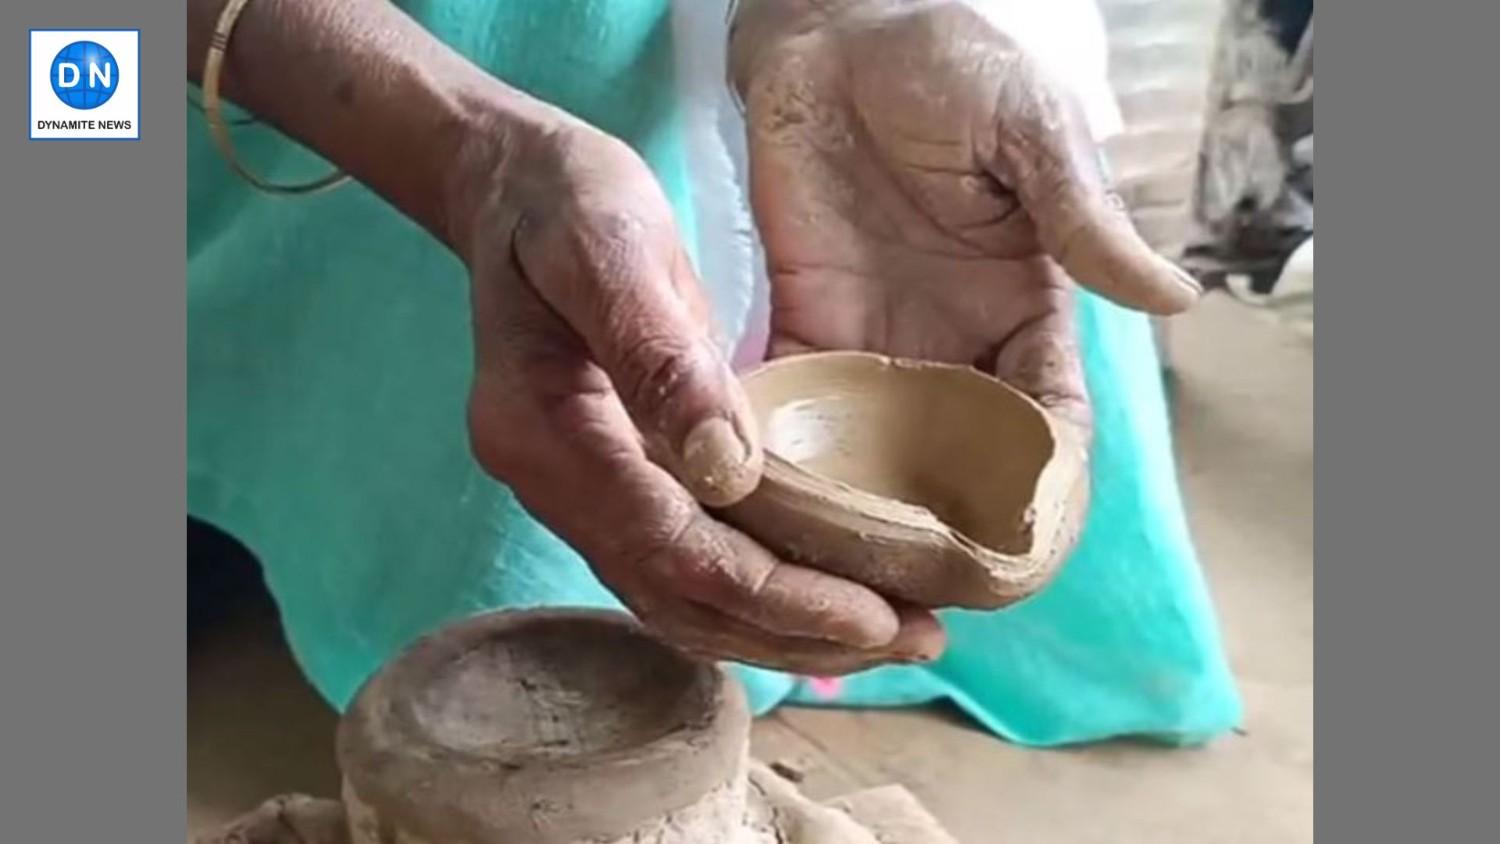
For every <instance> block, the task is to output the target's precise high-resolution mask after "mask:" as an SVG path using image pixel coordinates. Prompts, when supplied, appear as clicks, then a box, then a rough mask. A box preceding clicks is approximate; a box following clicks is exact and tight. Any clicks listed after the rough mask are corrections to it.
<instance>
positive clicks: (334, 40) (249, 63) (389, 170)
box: [188, 0, 559, 252]
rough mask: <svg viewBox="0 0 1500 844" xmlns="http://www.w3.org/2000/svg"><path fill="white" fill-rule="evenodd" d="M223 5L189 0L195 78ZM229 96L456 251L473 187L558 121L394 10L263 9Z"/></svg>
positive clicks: (250, 19)
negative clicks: (522, 141) (519, 142)
mask: <svg viewBox="0 0 1500 844" xmlns="http://www.w3.org/2000/svg"><path fill="white" fill-rule="evenodd" d="M222 6H223V0H190V3H189V7H188V11H189V16H188V28H189V33H188V34H189V38H188V42H189V53H188V78H189V79H192V80H196V79H197V78H198V72H199V71H200V70H201V69H202V67H203V62H204V59H205V57H206V53H207V44H208V42H209V39H210V37H211V36H212V34H213V30H214V22H215V20H216V19H217V17H218V14H219V10H220V9H221V8H222ZM288 78H292V79H297V80H304V81H301V82H298V83H296V84H289V83H288V82H287V81H286V80H287V79H288ZM221 85H222V88H223V91H224V94H225V96H227V97H228V98H231V99H233V100H234V101H235V102H236V103H237V104H238V105H240V106H242V107H244V108H246V109H248V110H250V111H251V112H253V113H255V114H256V115H257V116H259V117H260V118H262V119H263V120H264V121H265V122H266V123H268V124H270V125H273V126H275V127H276V128H277V129H279V130H280V131H281V132H283V133H284V134H285V135H287V136H288V137H290V138H292V139H294V140H296V141H298V142H299V143H301V144H303V145H304V146H306V147H308V148H309V149H311V150H313V151H314V152H317V153H318V154H319V155H321V156H322V157H323V158H325V159H327V160H328V161H329V162H331V163H332V164H334V165H335V166H336V167H338V168H339V169H341V170H343V171H344V172H346V173H348V174H349V175H351V176H353V177H354V178H356V179H358V180H359V181H360V182H361V183H363V184H364V185H365V186H367V187H368V188H370V189H371V190H373V191H374V192H375V193H377V194H379V195H380V196H382V197H383V198H384V199H386V200H387V201H388V202H390V203H391V204H392V205H393V206H395V208H396V209H397V210H399V211H401V212H402V213H403V214H405V215H406V216H407V217H409V218H411V219H412V220H413V221H414V222H416V223H418V224H419V225H421V226H422V227H423V228H425V229H426V230H427V231H428V232H430V233H431V234H432V235H433V236H434V237H436V238H438V239H439V240H441V241H442V242H443V243H445V244H446V245H447V246H448V247H449V248H450V249H453V250H454V251H455V252H459V251H460V247H461V246H462V243H461V238H462V237H463V229H464V227H465V226H467V225H468V224H469V221H470V217H471V216H472V214H473V213H474V209H473V207H472V206H473V201H472V197H471V194H473V193H474V191H475V186H476V185H479V184H491V185H492V184H494V182H493V178H494V177H493V174H494V173H495V172H496V171H497V170H499V169H501V168H502V167H503V165H504V162H505V160H506V158H507V156H508V155H509V148H510V146H511V144H512V142H513V139H515V138H517V137H519V136H522V135H525V134H527V133H528V132H531V131H533V130H535V129H536V127H542V126H545V125H547V124H548V123H549V122H553V121H556V120H557V119H558V117H557V115H558V114H559V113H558V112H557V111H556V110H555V109H552V108H550V107H548V106H546V105H545V104H543V103H541V102H539V101H537V100H534V99H532V98H530V97H527V96H526V95H524V94H522V93H520V92H519V91H516V90H515V89H512V88H510V87H508V86H506V85H505V84H504V83H502V82H500V81H499V80H498V79H495V78H494V77H492V76H490V75H489V74H487V73H485V72H484V71H483V70H481V69H480V68H478V67H476V66H475V65H473V64H472V63H470V62H469V61H467V60H466V59H464V58H463V57H462V56H460V55H458V54H457V53H456V52H454V51H453V50H452V49H450V48H449V47H447V46H446V45H444V44H443V43H442V42H440V41H439V40H438V39H437V38H435V37H434V36H433V35H431V34H430V33H428V32H427V31H426V30H424V29H423V28H422V27H421V26H420V25H418V24H417V23H416V22H415V21H414V20H412V19H411V18H410V17H408V16H407V15H406V14H405V13H403V12H402V11H401V10H400V9H398V8H397V7H395V6H394V5H393V4H391V3H389V2H387V1H386V0H341V2H339V3H327V2H325V0H255V1H254V2H252V3H250V4H249V5H248V6H246V7H245V9H244V11H243V12H242V13H241V15H240V17H239V19H238V22H237V24H236V27H235V30H234V33H233V35H232V37H231V38H230V39H229V43H228V48H227V50H226V52H225V61H224V69H223V72H222V74H221Z"/></svg>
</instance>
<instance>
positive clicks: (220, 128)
mask: <svg viewBox="0 0 1500 844" xmlns="http://www.w3.org/2000/svg"><path fill="white" fill-rule="evenodd" d="M249 2H250V0H229V2H228V3H226V4H225V5H224V10H223V11H222V12H220V13H219V20H218V23H216V24H215V25H214V34H213V38H212V39H211V40H210V41H209V44H208V56H207V58H205V59H204V61H203V116H204V118H205V119H206V120H207V121H208V128H209V131H210V132H211V133H212V134H213V137H214V143H215V144H216V145H217V146H218V147H219V153H220V154H221V155H223V157H224V161H225V163H227V164H228V165H229V169H231V170H233V171H234V172H235V174H236V175H238V176H239V177H240V178H241V179H244V180H245V181H246V182H248V183H249V184H250V185H251V186H252V187H254V188H256V189H257V190H260V191H262V192H264V193H271V194H278V195H282V196H287V195H299V194H309V193H317V192H318V191H323V190H327V189H329V188H332V187H336V186H338V185H341V184H343V183H344V182H345V181H347V180H348V179H349V176H348V174H346V173H343V172H341V171H338V170H335V171H334V172H332V173H329V174H328V175H327V176H324V177H323V178H321V179H318V180H316V181H312V182H304V183H302V184H297V185H278V184H274V183H272V182H268V181H266V180H264V179H262V178H261V177H259V176H257V175H255V174H254V173H252V172H250V171H249V170H247V169H246V168H245V166H244V165H242V164H240V161H239V157H238V156H236V155H235V153H234V142H233V140H231V139H230V137H229V126H228V125H227V124H226V123H225V121H224V115H223V113H222V111H221V110H220V100H219V77H220V74H222V73H223V70H224V53H225V51H226V50H228V49H229V36H230V34H231V33H233V32H234V25H235V23H236V22H238V21H239V19H240V13H241V12H243V11H244V10H245V6H246V5H248V4H249Z"/></svg>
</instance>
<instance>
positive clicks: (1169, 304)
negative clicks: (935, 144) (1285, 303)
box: [991, 62, 1202, 315]
mask: <svg viewBox="0 0 1500 844" xmlns="http://www.w3.org/2000/svg"><path fill="white" fill-rule="evenodd" d="M1025 64H1027V65H1030V66H1028V67H1024V68H1022V69H1021V72H1018V73H1016V74H1014V76H1013V77H1012V78H1011V79H1010V80H1009V81H1008V82H1007V84H1006V85H1005V87H1004V89H1003V90H1002V92H1001V96H1000V100H999V121H998V122H999V126H998V127H997V140H998V143H997V145H996V150H995V159H994V161H993V163H992V165H991V166H992V167H993V168H994V169H995V172H994V174H993V175H995V176H996V177H997V178H999V179H1001V180H1002V181H1009V182H1011V183H1012V184H1013V186H1014V189H1015V191H1016V193H1017V195H1018V196H1019V197H1020V199H1021V205H1022V207H1024V208H1025V209H1026V212H1027V214H1028V215H1029V216H1030V217H1031V219H1032V221H1033V222H1034V223H1035V225H1036V228H1037V235H1038V238H1039V239H1040V241H1041V244H1042V248H1044V249H1046V250H1047V253H1048V254H1050V255H1051V256H1052V257H1053V258H1054V259H1055V260H1056V261H1057V262H1058V263H1059V264H1061V265H1062V267H1063V269H1064V270H1066V271H1067V272H1068V275H1070V276H1072V278H1073V279H1074V280H1075V281H1077V282H1078V283H1079V284H1082V285H1083V286H1085V287H1088V288H1090V289H1092V290H1094V291H1095V292H1096V293H1099V294H1100V295H1102V296H1104V297H1105V298H1108V299H1110V300H1112V301H1114V302H1116V303H1118V304H1121V305H1124V306H1126V307H1129V308H1135V309H1136V310H1141V311H1146V312H1148V313H1152V314H1160V315H1168V314H1175V313H1179V312H1181V311H1184V310H1187V309H1188V308H1189V307H1191V306H1192V304H1193V303H1194V302H1195V301H1197V298H1198V296H1199V294H1200V293H1201V292H1202V288H1201V287H1200V286H1199V285H1198V283H1197V282H1196V281H1195V280H1194V279H1193V277H1192V276H1190V275H1188V274H1187V273H1186V272H1184V271H1183V270H1182V269H1180V268H1178V267H1177V266H1175V265H1174V264H1172V263H1171V262H1170V261H1168V260H1167V259H1166V258H1163V257H1162V256H1161V255H1159V254H1157V253H1156V252H1155V251H1154V250H1153V249H1151V247H1150V246H1148V245H1147V244H1146V242H1145V241H1144V240H1142V239H1141V237H1140V235H1139V234H1138V233H1137V232H1136V230H1135V226H1134V225H1133V224H1132V223H1131V222H1130V217H1129V216H1128V215H1127V214H1126V210H1125V206H1124V203H1123V202H1121V201H1120V200H1119V197H1118V196H1116V195H1114V194H1112V193H1111V192H1110V190H1109V187H1108V184H1107V180H1106V177H1105V170H1104V159H1103V155H1102V152H1101V151H1100V149H1099V148H1098V146H1097V145H1096V144H1095V143H1094V140H1093V136H1092V134H1091V133H1090V131H1089V129H1088V126H1087V123H1086V122H1085V120H1084V116H1083V112H1082V109H1081V108H1080V107H1079V106H1078V104H1077V102H1075V101H1074V100H1073V99H1072V98H1070V97H1067V96H1064V95H1062V94H1060V93H1058V89H1057V88H1056V87H1054V86H1053V85H1052V84H1051V83H1049V82H1048V81H1047V80H1046V79H1045V78H1044V77H1043V76H1042V74H1041V73H1040V72H1038V71H1037V70H1036V69H1035V66H1034V65H1031V63H1029V62H1026V63H1025Z"/></svg>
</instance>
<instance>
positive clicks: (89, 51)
mask: <svg viewBox="0 0 1500 844" xmlns="http://www.w3.org/2000/svg"><path fill="white" fill-rule="evenodd" d="M119 86H120V66H119V64H117V63H116V62H115V57H114V55H113V54H111V53H110V52H109V50H106V49H104V45H102V44H96V43H94V42H93V41H74V42H73V43H72V44H69V45H68V46H66V47H64V48H62V50H61V51H60V52H58V54H57V58H55V59H53V60H52V92H53V93H55V94H57V98H58V99H59V100H62V101H63V102H64V103H66V104H67V105H70V106H72V107H73V108H77V109H91V108H98V107H99V106H102V105H104V104H105V103H107V102H109V98H110V97H113V96H114V95H115V89H116V88H118V87H119Z"/></svg>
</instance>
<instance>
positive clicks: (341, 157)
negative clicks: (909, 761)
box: [188, 0, 943, 674]
mask: <svg viewBox="0 0 1500 844" xmlns="http://www.w3.org/2000/svg"><path fill="white" fill-rule="evenodd" d="M223 6H224V0H189V2H188V35H189V38H188V78H189V79H197V78H198V76H197V73H198V70H199V69H200V68H202V67H203V58H204V55H205V53H206V52H207V50H208V47H209V44H210V43H212V41H213V32H214V27H215V23H216V21H217V20H218V17H219V14H220V12H221V10H222V8H223ZM286 78H298V79H308V80H315V81H316V83H317V84H307V85H292V86H289V85H286V84H285V83H284V81H283V80H285V79H286ZM222 81H223V83H224V85H225V90H226V92H227V94H228V96H230V97H232V98H233V99H234V100H235V102H237V103H238V104H239V105H241V106H244V107H246V108H249V109H250V110H251V111H253V112H255V113H256V114H257V115H258V116H260V117H261V118H262V119H264V120H266V121H268V122H269V123H271V124H273V125H275V126H276V127H278V128H280V129H281V130H282V131H284V132H286V133H287V134H288V135H290V136H291V137H294V138H296V139H298V140H299V141H301V142H302V143H304V144H306V145H307V146H309V147H311V148H312V149H314V150H316V151H318V152H319V153H321V154H322V155H323V157H324V158H326V159H328V160H329V161H332V162H333V163H335V164H336V165H338V166H339V167H340V168H342V169H343V170H345V171H346V172H348V173H350V174H351V175H353V176H354V177H355V178H357V179H359V180H360V181H361V182H363V183H364V184H365V185H366V186H367V187H369V188H370V189H371V190H374V191H375V192H377V193H379V194H380V195H381V196H383V197H385V198H386V199H387V200H388V201H389V202H390V203H391V204H392V205H394V206H395V207H396V208H398V209H400V210H401V212H402V213H404V214H406V215H407V216H408V217H410V218H411V219H412V220H414V221H415V222H416V223H417V224H419V225H421V226H423V227H424V228H425V229H427V231H429V232H431V233H432V235H433V236H434V237H436V238H438V239H439V240H441V241H442V242H443V243H444V244H445V245H447V246H448V248H450V249H452V250H453V251H454V252H455V253H456V254H457V255H458V256H459V257H460V258H461V259H462V260H463V261H464V262H465V263H466V264H467V265H468V268H469V271H470V274H471V277H472V282H473V284H472V299H473V316H474V339H475V343H474V345H475V351H476V355H477V359H476V365H475V373H474V385H473V389H472V392H471V396H470V403H469V429H470V434H471V439H472V441H473V447H474V453H475V455H476V456H477V458H478V459H479V462H480V464H481V465H482V466H483V467H484V468H485V469H486V470H487V471H488V472H489V473H490V474H492V475H494V476H495V477H496V478H498V479H499V480H501V481H503V482H505V483H506V484H509V485H510V487H511V488H512V489H513V490H514V491H515V493H516V495H517V496H518V497H519V498H520V500H521V502H522V503H523V504H524V505H525V506H526V508H527V509H528V510H530V511H531V512H532V514H533V515H535V516H536V517H537V518H539V519H540V520H541V521H542V522H544V523H545V524H546V525H547V526H548V527H550V528H551V529H552V530H553V531H555V532H556V533H557V534H558V535H559V536H561V537H562V538H563V539H564V540H566V541H567V542H568V543H569V544H570V545H572V546H573V547H574V548H575V549H576V550H577V551H578V552H579V553H580V554H582V555H583V557H584V559H586V560H588V562H589V565H590V566H592V567H593V569H594V572H595V573H596V574H597V575H598V576H599V578H600V580H602V581H603V582H604V583H605V585H607V586H608V587H609V588H610V589H611V590H613V591H614V593H615V594H616V595H618V596H619V597H620V599H621V600H622V601H624V603H625V604H626V605H627V606H628V607H630V609H632V610H634V611H635V613H636V614H637V615H638V616H639V617H640V618H641V619H642V620H643V621H644V622H645V623H646V625H647V626H649V627H651V628H653V629H655V630H656V631H657V632H659V633H660V634H662V635H663V636H664V637H665V638H667V639H670V640H672V641H674V642H676V643H677V644H679V645H681V646H683V647H685V648H688V649H690V650H693V651H696V652H698V653H700V654H703V655H706V656H712V657H720V658H731V659H739V660H743V661H746V662H752V663H758V664H760V665H765V666H771V667H776V668H782V669H788V670H794V671H801V672H805V673H817V674H839V673H846V672H849V671H853V670H855V669H859V668H863V667H867V666H870V665H875V664H879V663H882V662H890V661H895V660H921V659H928V658H931V657H934V656H936V655H937V653H938V652H939V651H940V650H941V649H942V645H943V633H942V630H941V628H939V627H938V625H937V621H936V620H935V619H934V618H933V616H932V615H931V614H929V613H926V612H923V611H900V612H898V611H897V610H896V609H894V608H893V607H892V606H891V605H890V604H889V603H887V602H886V601H885V600H884V599H882V598H880V597H879V596H877V595H876V594H875V593H874V592H871V591H870V590H868V589H866V588H864V587H863V586H859V585H857V584H854V583H851V582H849V581H846V580H842V579H839V578H837V577H833V576H832V575H827V574H823V573H821V572H817V571H813V570H811V569H807V568H802V567H799V566H794V565H791V564H788V563H785V562H783V561H781V560H778V559H776V558H775V557H773V556H772V555H771V554H770V553H769V552H767V551H766V550H765V549H764V548H762V547H760V546H759V545H757V544H756V543H755V542H753V541H752V540H750V539H749V538H748V537H746V536H744V535H743V534H741V533H738V532H736V531H735V530H733V529H732V528H730V527H728V526H727V525H725V524H723V523H721V522H719V521H717V520H715V519H714V518H713V517H712V516H710V515H709V514H708V513H707V512H706V511H705V510H704V509H703V506H702V505H701V504H700V503H699V502H704V503H706V504H709V505H722V504H728V503H732V502H733V501H736V500H738V499H739V498H742V497H743V496H745V495H746V494H748V493H749V492H750V490H751V489H753V488H754V487H755V485H756V483H757V481H758V480H759V477H760V462H761V452H760V448H759V445H758V444H757V439H756V433H755V425H754V423H753V421H752V420H751V419H750V416H749V414H748V412H747V410H746V407H745V397H744V395H743V393H742V392H741V391H740V388H739V386H738V383H737V382H736V381H735V379H734V377H733V376H732V375H731V373H730V371H729V368H728V367H727V366H726V365H725V363H724V359H723V357H722V356H721V354H720V353H719V350H718V349H717V347H716V346H715V345H714V343H713V342H712V340H711V338H710V329H709V325H710V320H709V313H708V308H707V306H706V304H705V302H704V298H703V295H702V292H701V291H700V290H699V287H698V281H697V279H696V278H695V277H694V275H693V269H692V266H691V264H690V262H689V261H688V258H687V255H686V253H685V252H684V251H683V248H682V244H681V243H680V241H679V237H678V234H677V231H676V228H675V225H674V223H673V220H672V211H671V208H670V206H669V205H668V204H667V201H666V198H665V197H664V196H663V194H662V191H661V188H660V187H659V186H658V185H657V183H656V180H655V178H654V177H653V176H652V174H651V172H650V171H649V170H648V169H647V168H646V165H645V164H644V163H643V162H642V161H641V160H640V158H639V157H637V156H636V155H635V153H633V152H632V151H631V150H630V149H629V148H628V147H626V146H625V145H624V144H623V143H620V142H619V141H616V140H614V139H612V138H609V137H608V136H606V135H604V134H602V133H600V132H599V131H597V130H596V129H593V128H592V127H589V126H587V125H586V124H583V123H581V122H579V121H578V120H576V119H574V118H572V117H570V116H568V115H566V114H564V113H563V112H560V111H558V110H557V109H554V108H552V107H550V106H548V105H546V104H544V103H541V102H539V101H537V100H535V99H533V98H531V97H528V96H526V95H525V94H523V93H521V92H520V91H517V90H515V89H513V88H510V87H508V86H506V85H505V84H503V83H501V82H500V81H499V80H497V79H495V78H494V77H492V76H489V75H488V74H486V73H484V72H483V71H482V70H480V69H479V68H477V67H475V66H474V65H473V64H471V63H470V62H468V61H467V60H465V59H464V58H463V57H462V56H460V55H458V54H457V53H455V52H454V51H453V50H451V49H449V48H448V47H447V46H446V45H444V44H442V43H441V42H439V41H438V40H437V39H436V38H434V37H433V36H432V35H431V34H430V33H428V32H427V31H426V30H424V29H422V27H420V26H418V25H417V24H416V22H415V21H413V20H411V18H409V17H407V16H406V15H405V14H404V13H403V12H402V11H401V10H400V9H399V8H397V7H396V6H395V5H394V4H392V3H389V2H387V0H342V2H339V3H327V2H322V1H321V0H259V2H256V3H252V4H250V5H249V6H248V7H247V8H246V9H245V10H244V13H243V14H242V15H241V17H240V19H239V23H238V24H237V26H236V28H235V35H234V38H233V39H232V40H231V42H230V45H229V50H228V54H227V58H226V63H225V71H224V76H223V80H222Z"/></svg>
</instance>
